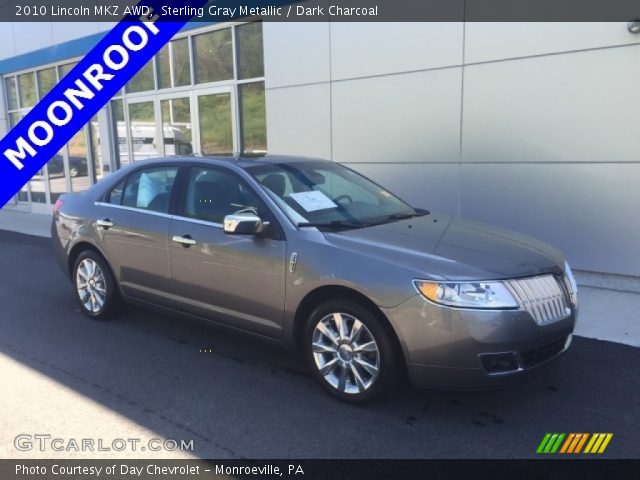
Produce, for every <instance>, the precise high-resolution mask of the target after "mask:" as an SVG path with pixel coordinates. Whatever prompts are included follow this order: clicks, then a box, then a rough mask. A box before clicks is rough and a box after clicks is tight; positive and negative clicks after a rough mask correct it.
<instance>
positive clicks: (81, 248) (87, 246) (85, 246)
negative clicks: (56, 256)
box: [67, 240, 118, 283]
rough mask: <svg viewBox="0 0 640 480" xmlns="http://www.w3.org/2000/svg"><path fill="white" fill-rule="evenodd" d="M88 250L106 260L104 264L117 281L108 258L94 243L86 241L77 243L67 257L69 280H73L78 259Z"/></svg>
mask: <svg viewBox="0 0 640 480" xmlns="http://www.w3.org/2000/svg"><path fill="white" fill-rule="evenodd" d="M87 250H90V251H92V252H94V253H96V254H98V255H100V257H101V258H102V259H103V260H104V263H105V264H106V265H107V266H108V267H109V270H110V271H111V275H112V276H113V278H114V280H116V277H115V275H114V272H113V267H112V266H111V263H109V260H107V257H106V256H105V255H104V253H102V251H101V250H100V249H99V248H98V247H97V246H95V245H94V244H93V243H91V242H88V241H86V240H82V241H80V242H78V243H76V244H75V245H73V247H71V249H70V250H69V255H68V256H67V258H68V260H67V272H68V274H69V278H71V279H73V267H74V266H75V264H76V261H77V260H78V257H79V256H80V254H81V253H82V252H85V251H87ZM116 283H118V282H117V280H116Z"/></svg>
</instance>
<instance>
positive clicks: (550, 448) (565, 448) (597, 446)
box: [536, 433, 613, 454]
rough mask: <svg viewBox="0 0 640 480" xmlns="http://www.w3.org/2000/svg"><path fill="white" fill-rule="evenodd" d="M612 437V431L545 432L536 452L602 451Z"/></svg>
mask: <svg viewBox="0 0 640 480" xmlns="http://www.w3.org/2000/svg"><path fill="white" fill-rule="evenodd" d="M612 438H613V433H568V434H567V433H547V434H545V436H544V437H543V438H542V441H541V442H540V445H538V449H537V450H536V453H541V454H553V453H592V454H593V453H604V451H605V450H606V449H607V446H608V445H609V442H610V441H611V439H612ZM585 445H586V446H585ZM583 448H584V450H583Z"/></svg>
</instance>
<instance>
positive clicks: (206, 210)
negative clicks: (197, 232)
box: [184, 168, 265, 223]
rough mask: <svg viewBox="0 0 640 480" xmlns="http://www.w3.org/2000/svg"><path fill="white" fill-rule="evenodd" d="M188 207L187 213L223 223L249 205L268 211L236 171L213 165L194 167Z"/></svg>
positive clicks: (189, 215) (188, 195)
mask: <svg viewBox="0 0 640 480" xmlns="http://www.w3.org/2000/svg"><path fill="white" fill-rule="evenodd" d="M184 207H185V208H184V211H185V214H186V216H188V217H192V218H197V219H199V220H205V221H209V222H215V223H222V222H223V221H224V217H225V216H227V215H231V214H233V213H236V212H239V211H246V210H249V209H251V210H254V211H255V212H256V213H258V214H262V215H264V209H263V208H261V202H260V201H259V200H258V198H257V197H256V195H255V193H254V192H253V191H251V190H250V188H249V187H248V186H247V184H246V183H245V182H244V181H243V180H241V179H240V178H239V177H238V176H236V175H234V174H232V173H228V172H223V171H220V170H214V169H209V168H193V169H192V170H191V178H190V179H189V184H188V186H187V194H186V197H185V205H184ZM263 218H265V217H263Z"/></svg>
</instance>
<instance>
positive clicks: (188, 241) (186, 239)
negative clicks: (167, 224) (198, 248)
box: [173, 235, 198, 247]
mask: <svg viewBox="0 0 640 480" xmlns="http://www.w3.org/2000/svg"><path fill="white" fill-rule="evenodd" d="M173 241H174V242H176V243H179V244H181V245H182V246H184V247H190V246H191V245H195V244H196V243H198V242H196V241H195V240H194V239H193V238H191V235H183V236H181V237H180V236H177V235H176V236H175V237H173Z"/></svg>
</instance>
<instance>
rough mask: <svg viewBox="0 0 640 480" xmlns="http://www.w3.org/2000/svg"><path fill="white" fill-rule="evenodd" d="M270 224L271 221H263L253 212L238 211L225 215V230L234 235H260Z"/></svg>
mask: <svg viewBox="0 0 640 480" xmlns="http://www.w3.org/2000/svg"><path fill="white" fill-rule="evenodd" d="M268 225H269V222H263V221H262V220H261V219H260V217H258V216H257V215H254V214H252V213H236V214H233V215H227V216H226V217H224V232H225V233H230V234H234V235H258V234H260V233H262V232H263V231H264V229H265V228H266V227H267V226H268Z"/></svg>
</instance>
